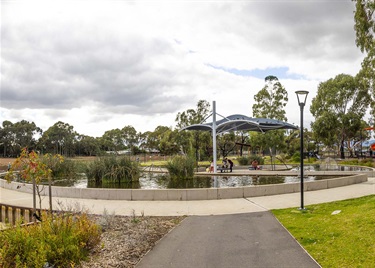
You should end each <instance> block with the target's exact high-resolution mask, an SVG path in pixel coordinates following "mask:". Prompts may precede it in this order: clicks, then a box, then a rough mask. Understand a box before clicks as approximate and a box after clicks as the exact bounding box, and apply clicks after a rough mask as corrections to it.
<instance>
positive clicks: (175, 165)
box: [166, 155, 195, 179]
mask: <svg viewBox="0 0 375 268" xmlns="http://www.w3.org/2000/svg"><path fill="white" fill-rule="evenodd" d="M194 167H195V160H194V159H193V158H190V157H187V156H181V155H179V156H175V157H173V158H172V160H170V161H168V162H167V166H166V168H167V170H168V172H169V175H170V176H171V178H181V179H188V178H192V177H194Z"/></svg>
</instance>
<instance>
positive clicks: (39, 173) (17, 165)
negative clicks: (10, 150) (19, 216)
mask: <svg viewBox="0 0 375 268" xmlns="http://www.w3.org/2000/svg"><path fill="white" fill-rule="evenodd" d="M62 161H64V159H63V158H62V157H61V156H60V155H55V156H51V157H50V162H51V163H55V162H62ZM15 171H19V175H20V177H21V178H22V179H24V180H25V181H27V182H30V181H31V182H32V184H33V215H34V217H38V215H37V214H36V194H38V196H39V208H40V209H41V208H42V199H41V196H40V193H41V191H42V189H41V188H40V184H41V182H42V181H43V180H50V179H51V173H52V170H51V168H50V167H49V166H48V165H47V164H45V163H43V161H42V159H41V158H40V157H39V154H38V153H36V152H35V151H31V152H29V151H28V149H27V148H23V149H22V152H21V155H20V156H19V157H18V158H17V159H16V160H15V161H14V162H13V164H12V166H11V168H10V170H9V172H8V173H7V175H6V179H7V181H8V182H9V181H10V180H11V179H12V178H13V177H14V172H15ZM49 192H50V194H51V189H50V191H49ZM50 197H51V195H50ZM50 209H51V210H52V201H51V199H50ZM39 217H40V214H39Z"/></svg>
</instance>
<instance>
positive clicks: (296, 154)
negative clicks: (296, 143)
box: [292, 152, 301, 163]
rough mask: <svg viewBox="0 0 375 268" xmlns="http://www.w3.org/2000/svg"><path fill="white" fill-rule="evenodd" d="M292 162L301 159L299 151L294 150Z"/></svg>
mask: <svg viewBox="0 0 375 268" xmlns="http://www.w3.org/2000/svg"><path fill="white" fill-rule="evenodd" d="M292 161H293V162H297V163H298V162H300V161H301V154H300V153H299V152H295V153H294V154H293V156H292Z"/></svg>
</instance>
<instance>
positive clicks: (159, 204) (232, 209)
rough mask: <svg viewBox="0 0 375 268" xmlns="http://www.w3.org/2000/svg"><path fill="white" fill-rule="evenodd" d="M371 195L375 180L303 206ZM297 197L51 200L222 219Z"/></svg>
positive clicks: (13, 195)
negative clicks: (185, 199)
mask: <svg viewBox="0 0 375 268" xmlns="http://www.w3.org/2000/svg"><path fill="white" fill-rule="evenodd" d="M371 194H375V178H369V179H368V181H367V182H364V183H359V184H353V185H348V186H343V187H338V188H331V189H326V190H319V191H308V192H305V193H304V197H305V198H304V203H305V206H307V205H310V204H318V203H326V202H331V201H336V200H344V199H349V198H355V197H360V196H366V195H371ZM300 200H301V199H300V193H291V194H282V195H273V196H260V197H251V198H237V199H220V200H195V201H125V200H96V199H73V198H54V204H53V205H54V208H56V209H59V208H60V207H59V206H58V205H57V202H60V203H62V204H64V205H65V206H70V207H72V206H73V207H75V206H80V207H84V208H86V209H88V210H89V212H91V213H95V214H101V213H103V211H104V210H106V211H107V212H110V213H112V212H114V213H115V214H117V215H132V213H133V211H134V212H135V214H137V215H141V214H144V215H145V216H179V215H224V214H237V213H248V212H259V211H267V210H270V209H278V208H288V207H299V206H300ZM0 203H4V204H10V205H17V206H24V207H30V206H32V195H31V194H27V193H21V192H17V191H12V190H7V189H4V188H0ZM42 206H43V207H44V208H48V207H49V206H48V197H44V199H43V202H42Z"/></svg>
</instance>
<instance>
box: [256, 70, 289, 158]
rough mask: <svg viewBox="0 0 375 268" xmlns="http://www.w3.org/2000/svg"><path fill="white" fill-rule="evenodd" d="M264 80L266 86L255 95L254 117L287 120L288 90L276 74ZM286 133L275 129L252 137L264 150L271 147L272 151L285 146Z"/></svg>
mask: <svg viewBox="0 0 375 268" xmlns="http://www.w3.org/2000/svg"><path fill="white" fill-rule="evenodd" d="M264 80H265V86H264V87H263V88H262V89H261V90H260V91H259V92H258V93H257V94H256V95H255V96H254V100H255V104H254V105H253V107H252V108H253V117H261V118H270V119H277V120H281V121H287V118H286V112H285V106H286V104H287V103H288V92H287V91H286V89H285V88H284V86H283V85H282V84H281V83H280V81H279V79H278V78H277V77H276V76H272V75H270V76H267V77H266V78H265V79H264ZM284 133H285V131H284V130H273V131H269V132H267V133H265V134H255V135H252V137H251V139H252V141H253V142H256V144H255V145H257V146H260V148H261V150H262V151H263V150H264V149H265V148H267V149H268V148H269V149H270V151H271V153H272V150H271V148H274V149H278V150H281V149H284V148H285V143H284ZM257 136H258V137H257Z"/></svg>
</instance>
